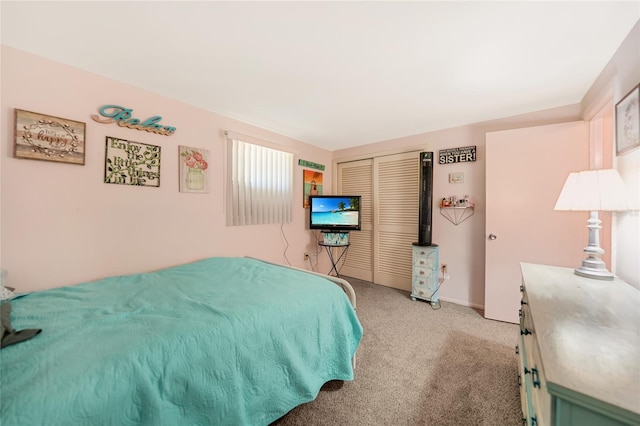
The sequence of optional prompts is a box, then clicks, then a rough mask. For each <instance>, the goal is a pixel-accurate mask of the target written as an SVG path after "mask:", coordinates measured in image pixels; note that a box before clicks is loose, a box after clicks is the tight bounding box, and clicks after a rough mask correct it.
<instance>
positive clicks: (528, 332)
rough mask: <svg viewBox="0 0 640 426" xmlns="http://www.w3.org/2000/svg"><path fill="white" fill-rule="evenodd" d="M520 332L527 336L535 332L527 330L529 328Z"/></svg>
mask: <svg viewBox="0 0 640 426" xmlns="http://www.w3.org/2000/svg"><path fill="white" fill-rule="evenodd" d="M520 334H522V335H525V336H526V335H527V334H533V333H531V332H530V331H529V330H527V329H526V328H525V329H524V330H520Z"/></svg>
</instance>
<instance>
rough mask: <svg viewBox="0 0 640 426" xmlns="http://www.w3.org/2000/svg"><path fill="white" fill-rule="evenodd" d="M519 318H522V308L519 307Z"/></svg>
mask: <svg viewBox="0 0 640 426" xmlns="http://www.w3.org/2000/svg"><path fill="white" fill-rule="evenodd" d="M518 318H522V309H518Z"/></svg>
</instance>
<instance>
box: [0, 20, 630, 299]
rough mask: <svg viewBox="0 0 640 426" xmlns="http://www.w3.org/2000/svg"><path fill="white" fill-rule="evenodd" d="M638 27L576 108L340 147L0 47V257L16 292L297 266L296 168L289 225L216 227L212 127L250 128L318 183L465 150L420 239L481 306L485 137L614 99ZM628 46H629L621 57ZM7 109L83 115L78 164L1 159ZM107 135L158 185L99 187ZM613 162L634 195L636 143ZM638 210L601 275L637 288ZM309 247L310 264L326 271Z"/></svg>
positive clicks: (585, 113)
mask: <svg viewBox="0 0 640 426" xmlns="http://www.w3.org/2000/svg"><path fill="white" fill-rule="evenodd" d="M639 32H640V30H639V26H638V25H636V26H635V27H634V29H633V31H632V32H631V34H630V35H629V37H628V38H627V40H626V41H625V42H624V43H623V45H622V46H621V47H620V50H619V51H618V52H617V53H616V56H614V58H613V59H612V61H611V63H610V64H609V65H607V68H605V70H603V73H602V74H601V75H600V76H599V77H598V79H597V81H596V83H595V84H594V85H593V87H592V88H591V89H590V90H589V92H588V93H587V94H586V96H585V98H584V100H583V101H582V103H581V104H580V105H570V106H566V107H562V108H556V109H552V110H547V111H541V112H537V113H531V114H524V115H520V116H514V117H510V118H506V119H501V120H495V121H491V122H485V123H477V124H473V125H469V126H462V127H457V128H453V129H443V130H440V131H435V132H430V133H425V134H420V135H414V136H409V137H405V138H399V139H394V140H389V141H381V142H377V143H372V144H369V145H365V146H361V147H355V148H351V149H346V150H340V151H335V152H334V153H330V152H328V151H325V150H322V149H319V148H316V147H313V146H310V145H307V144H305V143H303V142H300V141H295V140H292V139H289V138H286V137H284V136H281V135H278V134H275V133H272V132H268V131H266V130H263V129H259V128H256V127H253V126H250V125H247V124H243V123H241V122H238V121H234V120H231V119H228V118H225V117H222V116H219V115H216V114H212V113H209V112H206V111H203V110H201V109H198V108H194V107H191V106H189V105H185V104H183V103H180V102H177V101H173V100H171V99H167V98H163V97H161V96H158V95H155V94H153V93H150V92H145V91H143V90H140V89H138V88H135V87H132V86H128V85H125V84H121V83H118V82H115V81H112V80H108V79H105V78H102V77H99V76H97V75H93V74H89V73H86V72H83V71H80V70H78V69H75V68H72V67H68V66H66V65H62V64H59V63H55V62H52V61H49V60H46V59H44V58H40V57H36V56H33V55H30V54H26V53H24V52H20V51H18V50H15V49H11V48H7V47H4V46H3V47H2V52H1V53H2V55H1V68H2V74H1V77H2V81H1V84H2V85H1V92H2V104H1V114H2V115H1V123H2V130H1V132H2V151H1V152H0V170H1V173H0V184H1V187H2V194H1V196H2V200H1V209H0V224H1V226H0V236H1V238H0V241H1V246H0V265H2V268H3V269H6V270H8V271H9V280H8V281H9V282H8V284H9V285H13V286H15V287H18V288H19V289H20V290H22V291H27V290H33V289H41V288H49V287H55V286H59V285H65V284H75V283H79V282H83V281H88V280H93V279H97V278H101V277H104V276H108V275H113V274H126V273H133V272H141V271H146V270H150V269H156V268H161V267H166V266H170V265H174V264H177V263H181V262H186V261H190V260H195V259H199V258H203V257H207V256H217V255H223V256H235V255H240V256H242V255H251V256H256V257H260V258H264V259H266V260H270V261H274V262H278V263H287V259H286V258H285V250H286V257H287V258H288V261H289V262H290V263H291V264H293V265H294V266H299V267H305V264H304V262H303V260H302V253H303V252H304V251H307V252H310V253H313V252H315V247H316V246H315V241H314V240H313V236H312V234H311V233H310V232H309V231H308V230H306V220H307V217H306V211H305V210H304V209H303V208H302V168H301V167H299V166H297V165H296V170H295V189H294V191H295V194H300V195H299V198H300V200H299V201H300V202H299V203H298V202H296V203H295V205H294V206H295V207H294V221H293V223H291V224H287V225H284V226H283V227H282V231H283V232H284V235H283V234H282V233H281V228H280V226H279V225H273V226H251V227H240V228H230V227H226V226H225V220H224V187H223V184H222V181H223V161H224V147H223V135H222V133H223V131H224V130H233V131H236V132H239V133H244V134H248V135H251V136H255V137H260V138H263V139H266V140H268V141H271V142H275V143H277V144H281V145H283V146H286V147H289V149H292V150H294V151H295V152H296V164H297V159H298V158H302V159H305V160H309V161H313V162H316V163H321V164H325V165H326V166H327V169H326V170H325V175H324V179H325V187H326V192H327V193H328V192H329V189H330V188H331V181H332V177H333V176H332V174H333V173H332V164H335V163H336V162H337V161H343V160H350V159H357V158H365V157H370V156H372V155H374V154H376V155H378V154H384V153H391V152H394V153H395V152H401V151H405V150H410V149H415V148H417V149H423V150H431V151H434V152H437V151H438V150H440V149H444V148H451V147H460V146H467V145H476V146H477V147H478V153H477V161H476V162H474V163H467V164H464V163H458V164H453V165H442V166H440V165H436V168H435V174H434V180H435V186H434V196H435V199H436V200H438V199H439V198H442V197H444V196H448V195H464V194H470V195H471V197H472V199H473V201H475V203H476V209H475V215H474V216H473V217H472V218H471V219H469V220H467V221H466V222H464V223H463V224H461V225H458V226H454V225H453V224H451V223H450V222H448V221H447V220H446V219H445V218H444V217H442V216H440V215H439V214H437V212H436V214H434V220H433V228H434V233H433V239H434V243H436V244H440V246H441V253H440V258H441V261H442V262H443V263H445V262H446V263H448V265H449V272H450V275H451V280H450V281H448V282H447V283H446V284H445V285H444V286H443V287H442V288H441V292H440V294H441V297H442V299H443V300H451V301H455V302H458V303H462V304H467V305H471V306H477V307H481V306H482V304H483V302H484V240H485V229H484V219H485V216H484V211H485V205H484V192H485V186H484V175H485V163H484V154H485V150H484V147H485V134H486V133H487V132H492V131H498V130H506V129H514V128H520V127H529V126H536V125H543V124H553V123H560V122H567V121H573V120H577V119H581V118H591V117H590V116H589V114H593V113H594V112H595V111H596V110H597V109H598V108H599V107H600V106H601V105H604V104H605V103H606V98H607V96H608V97H609V98H611V97H613V99H614V102H617V101H618V100H619V99H620V98H621V97H622V96H624V94H626V93H627V92H628V90H630V89H631V88H632V87H633V86H634V85H635V84H637V83H638V82H639V81H640V64H639V63H638V62H639V61H640V58H639V57H638V55H637V54H635V53H637V52H638V51H639V50H640V47H639V46H638V42H639V40H640V35H639ZM634 52H635V53H634ZM107 103H119V104H123V105H126V106H128V107H131V108H133V109H134V112H135V113H136V114H138V115H139V116H140V117H144V118H146V117H148V116H151V115H162V116H163V117H164V118H163V121H164V122H166V123H167V124H170V125H173V126H175V127H177V128H178V131H177V132H176V134H175V135H174V136H171V137H166V136H159V135H153V134H148V133H146V132H140V131H136V130H131V129H127V128H119V127H118V126H116V125H104V124H98V123H95V122H93V121H92V120H91V119H90V118H89V116H90V115H91V114H94V113H95V112H96V109H97V108H98V107H99V106H101V105H104V104H107ZM14 108H21V109H26V110H31V111H36V112H41V113H45V114H50V115H56V116H61V117H65V118H69V119H73V120H78V121H83V122H86V123H87V159H86V165H85V166H72V165H66V164H57V163H51V162H42V161H31V160H18V159H15V158H13V148H12V147H13V128H12V126H13V109H14ZM106 135H109V136H116V137H121V138H123V139H128V140H133V141H137V142H142V143H150V144H156V145H161V146H162V147H163V151H162V185H161V187H160V188H135V187H126V186H120V185H107V184H104V183H102V177H103V173H104V139H105V136H106ZM178 145H188V146H195V147H202V148H206V149H209V150H210V153H211V173H212V175H211V179H212V180H211V191H210V193H209V194H206V195H202V194H183V193H180V192H178V181H177V175H178V169H177V168H178V161H177V149H178V148H177V146H178ZM614 164H615V166H616V167H617V168H618V170H619V171H620V172H621V174H622V175H623V178H624V179H625V180H626V181H627V183H628V184H629V185H630V186H631V188H632V189H633V190H634V191H635V192H636V193H639V192H640V150H636V151H634V152H632V153H629V154H627V155H625V156H620V157H615V158H614ZM451 172H463V173H464V174H465V181H464V183H463V184H455V185H454V184H449V183H448V174H449V173H451ZM639 221H640V218H639V217H638V215H637V214H625V215H616V217H614V232H613V240H614V246H613V250H612V252H613V253H614V254H615V256H614V265H613V269H614V272H616V273H617V274H619V275H620V276H621V277H622V278H623V279H625V280H627V281H628V282H632V283H633V284H634V285H636V286H637V287H639V288H640V284H639V283H638V279H640V278H639V277H640V273H639V269H638V268H640V266H638V265H639V263H640V262H638V259H640V254H639V253H640V248H639V245H640V243H638V241H640V226H639V225H638V222H639ZM325 257H326V256H324V255H320V262H321V265H320V268H319V269H320V272H324V271H325V269H326V270H328V261H327V259H325Z"/></svg>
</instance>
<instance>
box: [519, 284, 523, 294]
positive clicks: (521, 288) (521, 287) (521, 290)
mask: <svg viewBox="0 0 640 426" xmlns="http://www.w3.org/2000/svg"><path fill="white" fill-rule="evenodd" d="M523 291H524V286H523V285H521V286H520V293H522V292H523Z"/></svg>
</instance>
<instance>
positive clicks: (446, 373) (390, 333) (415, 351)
mask: <svg viewBox="0 0 640 426" xmlns="http://www.w3.org/2000/svg"><path fill="white" fill-rule="evenodd" d="M346 279H347V280H348V281H349V282H350V283H351V284H352V285H353V287H354V288H355V290H356V294H357V297H358V317H359V318H360V321H361V323H362V325H363V327H364V336H363V339H362V342H361V344H360V347H359V349H358V354H357V366H356V372H355V380H354V381H352V382H344V383H343V382H340V381H335V382H329V383H327V384H325V386H323V388H322V390H321V391H320V393H319V394H318V397H317V398H316V399H315V400H314V401H312V402H310V403H307V404H303V405H301V406H299V407H296V408H295V409H293V410H292V411H291V412H289V413H288V414H287V415H285V416H284V417H282V418H281V419H279V420H278V421H276V422H274V423H273V426H276V425H277V426H289V425H350V426H352V425H353V426H355V425H434V426H447V425H465V426H468V425H483V426H484V425H486V426H489V425H496V426H502V425H505V426H510V425H513V426H515V425H521V424H522V411H521V409H520V394H519V392H520V391H519V387H518V384H517V358H516V354H515V345H516V341H517V337H518V326H517V325H516V324H509V323H503V322H499V321H491V320H486V319H484V318H483V317H482V314H481V313H480V312H477V311H476V310H474V309H472V308H469V307H465V306H460V305H456V304H453V303H447V302H441V305H442V307H441V308H440V309H437V310H434V309H432V307H431V305H430V304H429V303H427V302H424V301H415V302H413V301H411V299H410V298H409V293H408V292H405V291H401V290H396V289H392V288H388V287H384V286H379V285H376V284H372V283H368V282H366V281H361V280H357V279H354V278H346Z"/></svg>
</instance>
